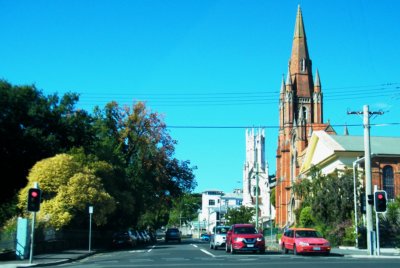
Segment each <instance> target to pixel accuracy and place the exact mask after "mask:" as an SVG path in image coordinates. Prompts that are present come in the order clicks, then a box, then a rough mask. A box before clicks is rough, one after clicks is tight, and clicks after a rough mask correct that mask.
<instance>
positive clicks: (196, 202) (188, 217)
mask: <svg viewBox="0 0 400 268" xmlns="http://www.w3.org/2000/svg"><path fill="white" fill-rule="evenodd" d="M172 203H173V207H172V209H171V211H170V212H169V220H168V226H179V225H180V224H185V223H188V222H190V221H192V220H198V219H197V217H198V214H197V211H198V209H199V208H200V207H201V195H200V194H184V195H183V196H182V197H181V198H177V199H175V200H174V201H173V202H172Z"/></svg>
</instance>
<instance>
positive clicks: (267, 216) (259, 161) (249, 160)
mask: <svg viewBox="0 0 400 268" xmlns="http://www.w3.org/2000/svg"><path fill="white" fill-rule="evenodd" d="M257 184H258V193H257ZM272 187H273V186H272V185H271V184H270V181H269V177H268V163H267V162H266V160H265V131H264V129H258V130H257V131H255V130H254V129H251V130H248V129H247V130H246V160H245V163H244V168H243V205H244V206H247V207H254V208H255V207H256V200H257V195H258V220H259V224H261V223H262V226H263V227H266V226H267V223H268V222H270V221H271V220H273V219H274V218H275V208H274V207H273V205H272V203H271V199H270V197H271V189H272ZM254 220H255V218H254Z"/></svg>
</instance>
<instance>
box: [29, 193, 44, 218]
mask: <svg viewBox="0 0 400 268" xmlns="http://www.w3.org/2000/svg"><path fill="white" fill-rule="evenodd" d="M41 198H42V191H41V190H40V189H38V188H30V189H29V192H28V211H30V212H38V211H39V210H40V202H41Z"/></svg>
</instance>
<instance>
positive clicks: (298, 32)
mask: <svg viewBox="0 0 400 268" xmlns="http://www.w3.org/2000/svg"><path fill="white" fill-rule="evenodd" d="M296 37H298V38H306V31H305V30H304V24H303V14H302V13H301V8H300V5H298V7H297V15H296V24H295V26H294V36H293V38H296Z"/></svg>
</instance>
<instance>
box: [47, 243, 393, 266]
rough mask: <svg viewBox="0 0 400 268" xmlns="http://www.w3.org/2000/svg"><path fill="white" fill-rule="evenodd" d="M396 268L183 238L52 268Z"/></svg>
mask: <svg viewBox="0 0 400 268" xmlns="http://www.w3.org/2000/svg"><path fill="white" fill-rule="evenodd" d="M246 266H251V267H252V268H253V267H278V268H279V267H296V268H305V267H307V268H310V267H311V268H312V267H324V268H329V267H332V268H333V267H340V268H350V267H363V268H369V267H371V268H372V267H374V268H376V267H386V268H391V267H393V268H394V267H398V266H399V259H387V258H385V259H383V258H382V259H377V258H375V259H357V258H349V257H344V256H341V255H331V256H328V257H326V256H294V255H292V254H288V255H282V254H277V253H268V252H267V253H266V254H250V253H241V254H235V255H232V254H228V253H226V252H225V250H224V249H219V250H211V249H209V246H208V243H204V242H198V241H194V240H185V241H182V243H180V244H179V243H172V242H171V243H164V242H159V243H158V244H156V245H154V246H148V247H146V248H142V249H135V250H120V251H113V252H106V253H101V254H96V255H93V256H91V257H88V258H86V259H84V260H81V261H79V262H74V263H68V264H63V265H59V266H53V267H64V268H67V267H71V268H72V267H83V268H106V267H107V268H124V267H157V268H158V267H190V268H196V267H246Z"/></svg>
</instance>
